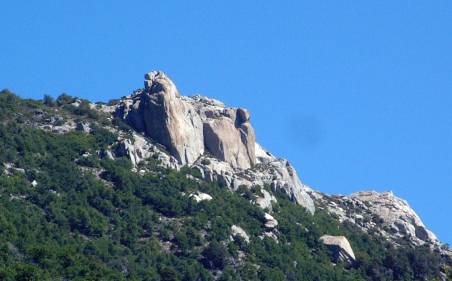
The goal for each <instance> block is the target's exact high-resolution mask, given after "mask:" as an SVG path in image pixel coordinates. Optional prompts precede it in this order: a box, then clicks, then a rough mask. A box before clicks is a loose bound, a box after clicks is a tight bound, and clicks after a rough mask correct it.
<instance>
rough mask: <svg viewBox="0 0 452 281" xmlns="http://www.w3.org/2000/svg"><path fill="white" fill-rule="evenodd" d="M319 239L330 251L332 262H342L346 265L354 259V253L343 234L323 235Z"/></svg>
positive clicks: (350, 263)
mask: <svg viewBox="0 0 452 281" xmlns="http://www.w3.org/2000/svg"><path fill="white" fill-rule="evenodd" d="M320 241H322V243H323V244H325V246H327V247H328V248H329V249H330V250H331V251H332V253H333V256H332V260H333V262H334V263H338V262H343V263H344V264H346V265H352V264H353V262H354V261H355V259H356V258H355V254H354V253H353V249H352V247H351V246H350V242H348V240H347V238H346V237H345V236H332V235H323V236H322V237H320Z"/></svg>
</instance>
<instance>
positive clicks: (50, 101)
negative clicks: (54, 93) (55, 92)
mask: <svg viewBox="0 0 452 281" xmlns="http://www.w3.org/2000/svg"><path fill="white" fill-rule="evenodd" d="M42 102H43V103H44V104H45V105H47V106H50V107H52V106H55V100H54V99H53V97H51V96H49V95H44V97H43V98H42Z"/></svg>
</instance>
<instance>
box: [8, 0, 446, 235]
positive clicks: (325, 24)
mask: <svg viewBox="0 0 452 281" xmlns="http://www.w3.org/2000/svg"><path fill="white" fill-rule="evenodd" d="M0 11H1V17H0V35H1V38H2V42H1V44H0V67H1V72H0V88H9V89H11V90H13V91H15V92H16V93H18V94H19V95H21V96H23V97H33V98H41V97H42V95H43V94H51V95H53V96H57V95H58V94H60V93H61V92H63V91H65V92H68V93H70V94H72V95H76V96H81V97H84V98H88V99H91V100H96V101H106V100H109V99H112V98H117V97H120V96H123V95H127V94H128V93H130V92H131V90H133V89H136V88H139V87H141V86H142V81H143V74H144V73H145V72H147V71H149V70H153V69H162V70H164V71H166V72H167V73H168V74H169V75H170V77H172V78H173V80H174V81H175V82H176V84H177V85H178V88H179V89H180V90H181V92H182V93H183V94H185V95H191V94H194V93H202V94H204V95H207V96H210V97H214V98H217V99H220V100H223V101H224V102H226V103H227V104H229V105H232V106H243V107H246V108H248V109H250V111H251V113H252V121H253V124H254V127H255V128H256V130H257V136H258V140H259V141H260V142H261V143H262V144H263V145H264V146H265V147H267V148H268V149H269V150H271V151H272V152H273V153H274V154H276V155H279V156H283V157H286V158H288V159H289V160H290V161H291V162H292V163H293V164H294V165H295V166H296V168H297V170H298V172H299V174H300V175H301V177H302V180H304V182H306V183H307V184H308V185H311V186H312V187H313V188H315V189H318V190H321V191H323V192H328V193H342V194H348V193H351V192H354V191H358V190H363V189H375V190H378V191H384V190H393V191H394V192H395V193H396V195H398V196H400V197H403V198H405V199H407V200H408V201H409V202H410V204H411V205H412V206H413V207H414V208H415V210H416V211H417V212H418V213H419V215H420V216H421V217H422V219H423V220H424V222H425V223H426V224H427V226H428V227H430V228H431V229H432V230H433V231H434V232H435V233H436V234H437V235H438V236H439V237H440V238H441V239H442V240H443V241H445V242H449V243H452V224H451V223H452V220H451V218H452V204H451V202H452V2H451V1H449V0H443V1H406V0H405V1H403V0H401V1H262V0H259V1H213V0H205V1H171V0H167V1H149V0H147V1H100V0H99V1H88V0H85V1H81V0H79V1H57V0H55V1H45V0H40V1H31V0H28V1H23V0H15V1H2V3H1V4H0Z"/></svg>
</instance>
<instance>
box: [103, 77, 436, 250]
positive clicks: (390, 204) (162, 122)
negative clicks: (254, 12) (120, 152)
mask: <svg viewBox="0 0 452 281" xmlns="http://www.w3.org/2000/svg"><path fill="white" fill-rule="evenodd" d="M144 84H145V88H144V89H142V90H138V91H136V92H134V93H133V94H132V95H130V96H127V97H125V98H123V99H121V100H120V102H119V103H118V104H117V105H115V107H114V108H113V109H110V111H111V112H113V114H114V116H116V117H120V118H122V119H123V120H124V121H125V122H126V123H128V124H129V125H130V126H132V127H133V128H134V129H135V130H136V131H137V132H138V133H140V134H142V135H140V134H134V138H135V141H134V144H133V145H132V144H131V143H127V144H126V145H125V146H124V149H125V153H127V154H128V155H129V157H130V158H131V159H132V161H133V162H134V163H137V162H139V159H142V158H145V157H146V156H147V157H149V155H148V154H149V153H148V151H149V147H146V145H145V142H144V141H143V140H144V138H143V136H145V137H149V138H151V139H152V140H154V141H156V142H157V143H159V144H162V145H163V146H164V147H165V149H166V151H168V152H169V155H170V157H169V158H168V157H167V158H166V163H167V165H168V166H173V167H180V166H182V165H189V166H190V167H192V168H195V169H198V170H199V172H200V174H201V176H202V178H203V179H206V180H209V181H218V182H220V183H223V184H224V185H225V186H227V187H229V188H231V189H233V190H237V189H238V188H239V186H242V185H244V186H248V187H252V186H256V185H259V186H266V185H267V186H271V187H272V189H274V190H275V189H282V190H284V191H285V192H286V193H287V194H289V195H290V196H291V197H292V199H293V200H294V201H295V202H297V203H298V204H300V205H302V206H304V207H305V208H306V209H307V210H308V211H309V212H310V213H314V211H315V206H314V201H315V202H316V203H317V205H319V206H321V208H325V209H326V210H327V211H329V212H330V213H332V214H335V215H337V217H338V219H339V220H340V222H344V221H347V222H351V223H353V224H356V225H357V226H359V227H360V228H361V229H363V230H364V231H367V232H370V231H372V232H375V233H378V235H382V236H383V237H385V238H387V239H389V240H391V241H393V242H394V243H397V241H399V240H400V239H404V240H408V241H409V242H410V243H412V244H413V245H422V244H424V243H428V244H431V245H432V247H436V248H440V247H441V243H440V242H439V241H438V239H437V238H436V236H435V235H434V234H433V233H432V232H431V231H430V230H428V229H427V228H426V227H425V226H424V224H423V223H422V221H421V219H420V218H419V217H418V215H417V214H416V213H415V212H414V210H412V209H411V208H410V207H409V205H408V203H407V202H406V201H404V200H402V199H399V198H397V197H395V196H394V195H393V194H392V193H390V192H389V193H388V192H385V193H377V192H357V193H354V194H352V195H350V196H339V195H326V194H322V193H320V192H317V191H314V190H311V189H310V188H308V187H306V186H305V185H304V184H303V183H302V182H301V181H300V179H299V177H298V175H297V172H296V171H295V169H294V168H293V166H291V165H290V163H289V162H288V161H287V160H285V159H279V158H276V157H275V156H273V155H272V154H271V153H270V152H268V151H266V150H265V149H264V148H262V147H261V146H260V145H259V144H258V143H257V142H256V134H255V132H254V129H253V127H252V126H251V122H250V114H249V112H248V111H247V110H246V109H243V108H230V107H226V106H225V105H224V104H223V103H222V102H220V101H217V100H214V99H210V98H207V97H203V96H199V95H198V96H193V97H186V96H181V95H180V94H179V92H178V90H177V88H176V86H175V84H174V83H173V82H172V81H171V80H170V79H169V78H168V76H166V75H165V74H164V73H163V72H160V71H154V72H150V73H148V74H146V75H145V82H144ZM147 145H149V144H147ZM153 150H154V151H159V150H158V149H156V148H154V149H153ZM159 152H161V151H159ZM265 192H266V193H265V194H263V195H262V197H259V198H256V200H255V202H256V203H257V204H259V205H260V206H262V207H264V208H269V209H270V208H271V200H272V197H271V194H269V193H268V192H267V191H265ZM311 197H313V198H315V200H312V198H311Z"/></svg>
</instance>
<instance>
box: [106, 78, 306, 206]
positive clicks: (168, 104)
mask: <svg viewBox="0 0 452 281" xmlns="http://www.w3.org/2000/svg"><path fill="white" fill-rule="evenodd" d="M114 115H115V116H116V117H119V118H121V119H123V120H124V121H125V122H126V123H127V124H129V125H130V126H131V127H132V128H134V129H135V130H136V131H137V132H139V133H142V134H143V135H144V136H146V137H149V138H150V139H152V140H154V141H155V142H157V143H159V144H161V145H163V146H164V147H165V149H166V150H167V151H168V153H169V154H170V155H171V156H172V157H174V158H175V159H176V160H177V161H178V164H179V165H189V166H192V167H194V168H197V169H198V170H199V171H200V172H201V174H202V176H203V177H204V179H206V180H215V181H219V182H220V183H223V184H224V185H226V186H227V187H230V188H232V189H234V190H235V189H237V188H238V187H239V186H241V185H245V186H254V185H260V186H271V187H272V188H274V189H276V188H282V189H284V190H285V191H286V193H287V194H288V195H289V196H290V197H291V198H292V199H293V200H294V201H295V202H297V203H298V204H300V205H302V206H305V207H306V208H307V209H308V210H309V212H311V213H314V203H313V201H312V199H311V198H310V197H309V195H308V194H307V193H306V191H305V186H304V185H303V184H302V183H301V181H300V179H299V178H298V176H297V173H296V171H295V169H294V168H293V167H292V166H291V165H290V164H289V162H288V161H287V160H285V159H277V158H276V157H274V156H273V155H272V154H270V153H269V152H267V151H265V150H264V149H263V148H262V147H261V146H260V145H258V144H257V143H256V135H255V132H254V129H253V127H252V125H251V122H250V120H251V118H250V113H249V112H248V111H247V110H246V109H244V108H231V107H226V106H225V105H224V104H223V103H222V102H220V101H217V100H215V99H210V98H207V97H203V96H200V95H196V96H192V97H187V96H182V95H180V94H179V92H178V90H177V88H176V86H175V84H174V83H173V82H172V81H171V79H170V78H169V77H168V76H167V75H165V74H164V73H163V72H161V71H152V72H150V73H147V74H146V75H145V81H144V89H141V90H137V91H135V92H134V93H133V94H132V95H130V96H128V97H125V98H123V99H121V101H120V102H119V103H118V104H117V105H116V109H115V111H114ZM129 147H130V146H129ZM137 149H138V148H136V147H135V148H134V150H137ZM138 150H139V149H138ZM123 154H127V155H133V153H127V152H126V151H124V153H123ZM135 154H136V153H135ZM141 154H143V153H141ZM135 162H136V161H135ZM206 163H209V164H206ZM261 201H262V200H260V201H259V202H261ZM267 205H268V204H267ZM267 207H269V206H267ZM270 207H271V206H270Z"/></svg>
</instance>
